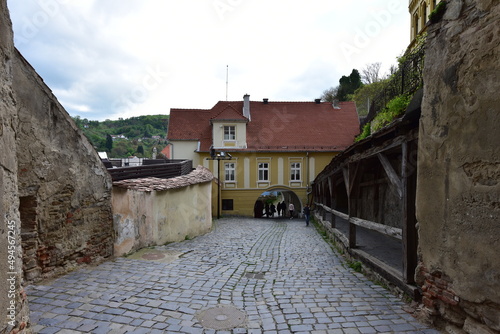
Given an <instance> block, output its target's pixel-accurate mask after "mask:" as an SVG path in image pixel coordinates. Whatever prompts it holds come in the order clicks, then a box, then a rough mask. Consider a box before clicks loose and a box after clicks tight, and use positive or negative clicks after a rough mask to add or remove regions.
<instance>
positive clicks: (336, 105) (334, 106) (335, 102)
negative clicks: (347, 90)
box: [332, 100, 340, 109]
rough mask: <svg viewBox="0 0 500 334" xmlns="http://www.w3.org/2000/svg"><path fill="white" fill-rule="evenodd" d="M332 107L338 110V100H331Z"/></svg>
mask: <svg viewBox="0 0 500 334" xmlns="http://www.w3.org/2000/svg"><path fill="white" fill-rule="evenodd" d="M332 106H333V109H340V106H339V100H333V103H332Z"/></svg>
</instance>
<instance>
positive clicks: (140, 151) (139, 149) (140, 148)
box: [137, 145, 144, 155]
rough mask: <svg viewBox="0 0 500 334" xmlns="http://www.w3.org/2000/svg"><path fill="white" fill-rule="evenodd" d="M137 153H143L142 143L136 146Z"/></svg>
mask: <svg viewBox="0 0 500 334" xmlns="http://www.w3.org/2000/svg"><path fill="white" fill-rule="evenodd" d="M137 153H138V154H142V155H144V147H143V146H142V145H139V146H137Z"/></svg>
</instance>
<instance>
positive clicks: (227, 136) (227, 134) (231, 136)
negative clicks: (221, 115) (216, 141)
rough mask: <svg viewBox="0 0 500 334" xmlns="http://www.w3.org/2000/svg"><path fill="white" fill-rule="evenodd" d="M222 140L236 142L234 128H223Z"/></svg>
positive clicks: (227, 126)
mask: <svg viewBox="0 0 500 334" xmlns="http://www.w3.org/2000/svg"><path fill="white" fill-rule="evenodd" d="M224 140H236V128H235V127H234V126H229V125H226V126H224Z"/></svg>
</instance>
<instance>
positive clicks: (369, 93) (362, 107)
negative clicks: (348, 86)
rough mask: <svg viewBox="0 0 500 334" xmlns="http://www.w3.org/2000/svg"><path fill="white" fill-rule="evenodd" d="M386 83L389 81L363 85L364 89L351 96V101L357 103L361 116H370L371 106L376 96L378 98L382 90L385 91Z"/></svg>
mask: <svg viewBox="0 0 500 334" xmlns="http://www.w3.org/2000/svg"><path fill="white" fill-rule="evenodd" d="M386 82H387V79H385V80H382V81H377V82H374V83H371V84H367V85H363V86H362V87H360V88H358V89H356V91H355V92H354V94H352V95H350V96H349V99H350V100H351V101H354V102H356V110H357V112H358V114H359V115H361V116H364V115H366V114H368V112H369V105H370V104H371V103H372V102H373V99H374V98H375V96H377V95H378V94H379V93H380V92H381V91H382V89H384V85H385V84H386Z"/></svg>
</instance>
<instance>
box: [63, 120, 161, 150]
mask: <svg viewBox="0 0 500 334" xmlns="http://www.w3.org/2000/svg"><path fill="white" fill-rule="evenodd" d="M73 119H74V121H75V123H76V124H77V125H78V127H79V128H80V129H82V131H83V133H84V134H85V135H86V136H87V138H88V139H89V140H90V142H91V143H92V145H94V147H95V148H96V150H97V151H99V152H104V151H106V152H108V156H109V157H110V158H126V157H129V156H133V155H135V156H138V157H144V158H150V157H151V154H152V152H153V148H154V147H156V149H157V150H158V152H160V151H161V150H162V149H163V148H164V147H165V146H166V139H165V138H166V136H167V128H168V120H169V116H168V115H149V116H137V117H131V118H127V119H122V118H120V119H118V120H116V121H111V120H105V121H102V122H99V121H89V120H88V119H86V118H84V119H82V118H80V117H79V116H76V117H73ZM113 136H120V137H123V138H116V137H115V138H113Z"/></svg>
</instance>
